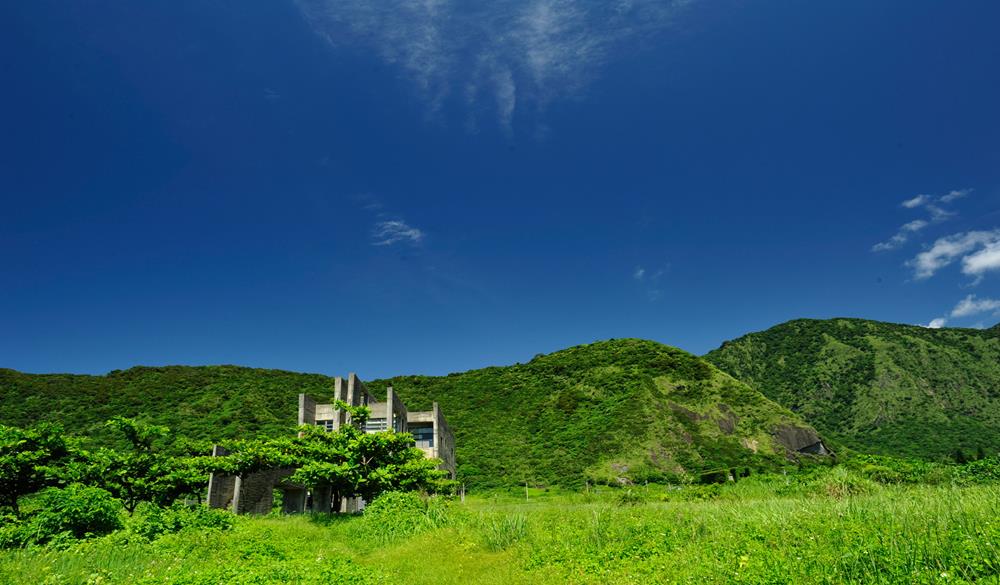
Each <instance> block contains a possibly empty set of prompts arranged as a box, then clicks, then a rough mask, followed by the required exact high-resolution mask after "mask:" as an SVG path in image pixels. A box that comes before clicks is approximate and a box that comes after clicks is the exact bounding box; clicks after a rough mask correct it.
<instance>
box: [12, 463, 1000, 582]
mask: <svg viewBox="0 0 1000 585" xmlns="http://www.w3.org/2000/svg"><path fill="white" fill-rule="evenodd" d="M880 463H881V464H882V465H883V466H888V467H894V466H896V463H895V462H892V461H889V460H885V459H882V460H880ZM870 464H871V462H858V465H857V466H854V467H848V466H837V467H834V468H822V467H817V468H813V469H812V470H810V471H809V472H808V473H805V474H801V475H799V474H789V475H787V476H786V475H781V474H779V475H758V476H752V477H750V478H746V479H743V480H741V481H738V482H729V483H727V484H714V485H693V486H686V487H682V486H654V485H650V486H636V487H632V488H609V487H603V488H597V489H594V488H592V489H590V491H588V492H566V491H559V490H549V491H547V492H546V491H534V490H532V491H530V493H529V496H528V498H527V500H526V499H525V494H524V491H523V489H522V490H514V489H512V490H509V491H508V490H501V491H496V492H494V493H492V494H483V495H480V496H475V497H470V498H469V499H468V500H467V501H466V502H465V503H461V502H457V501H452V502H448V501H447V500H443V499H441V498H429V499H424V498H420V497H418V496H416V495H413V494H399V493H393V492H389V493H386V494H384V495H383V496H381V497H380V498H379V499H377V500H376V501H375V502H374V503H373V504H372V505H371V506H370V507H369V508H368V509H367V510H366V512H365V513H364V514H362V515H360V516H359V517H326V516H318V517H310V516H291V517H288V516H286V517H239V518H236V517H232V516H229V517H230V518H232V520H233V525H232V528H231V529H229V530H219V529H216V528H213V527H211V526H207V527H194V526H187V527H182V528H180V529H178V530H164V531H160V532H156V531H154V532H155V534H145V533H140V532H139V531H138V530H137V529H135V528H130V527H129V528H124V529H122V530H119V531H117V532H114V533H112V534H109V535H107V536H103V537H99V538H93V539H91V540H87V541H77V542H75V543H67V544H64V545H62V546H59V547H53V546H49V547H40V548H31V549H25V550H14V551H8V552H5V553H0V582H4V583H12V584H21V583H24V584H28V583H30V584H32V585H34V584H38V583H47V584H62V583H66V584H69V583H95V584H96V583H101V584H106V585H112V584H126V583H128V584H132V583H138V584H152V583H166V584H178V585H179V584H206V585H207V584H210V583H211V584H214V583H236V584H249V583H254V584H267V583H275V584H277V583H283V584H307V583H309V584H311V583H331V584H332V583H338V584H339V583H348V584H350V583H362V584H374V583H410V584H413V585H421V584H424V583H427V584H431V583H434V584H448V583H455V584H463V585H464V584H467V583H485V584H489V583H494V584H504V585H507V584H511V583H532V584H546V583H553V584H555V583H558V584H562V583H576V584H602V585H603V584H625V583H709V584H711V583H719V584H723V583H725V584H728V583H746V584H762V583H796V584H811V583H824V584H834V583H837V584H840V583H856V584H870V583H907V584H910V583H917V584H922V583H926V584H930V583H992V582H995V581H996V580H998V579H1000V523H998V522H997V521H996V519H997V518H998V517H1000V491H998V488H997V485H996V484H993V483H987V484H983V485H979V484H978V482H977V483H972V484H969V483H964V482H962V481H961V480H960V479H958V478H960V477H961V476H962V475H963V473H961V472H959V471H958V470H957V468H956V467H955V466H951V467H949V468H948V469H951V470H952V471H953V472H954V473H951V474H950V475H949V477H948V479H947V481H945V482H944V483H941V484H940V485H923V484H906V483H883V482H881V481H879V480H878V477H879V475H878V474H877V473H875V472H873V471H872V470H868V471H865V470H864V469H865V468H866V467H867V466H870ZM901 465H902V467H900V471H901V472H905V464H901ZM981 465H983V466H987V465H988V466H992V467H994V468H997V467H1000V461H997V460H984V463H982V464H981ZM908 478H909V479H915V477H909V476H908ZM626 490H628V491H626ZM625 493H630V494H631V495H630V496H628V497H625V496H623V495H622V494H625ZM637 494H641V497H635V496H636V495H637ZM144 508H145V506H143V507H140V509H139V510H137V512H136V515H135V516H133V519H135V521H137V522H140V523H143V522H151V523H153V524H157V525H159V521H157V520H145V519H143V518H144V517H143V510H144ZM394 523H396V524H397V525H396V527H393V524H394Z"/></svg>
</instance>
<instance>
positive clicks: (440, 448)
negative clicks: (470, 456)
mask: <svg viewBox="0 0 1000 585" xmlns="http://www.w3.org/2000/svg"><path fill="white" fill-rule="evenodd" d="M433 413H434V434H435V436H434V447H435V450H436V451H437V457H438V458H439V459H440V460H441V468H442V469H445V470H447V471H448V472H449V473H451V478H452V479H455V471H456V465H455V434H454V433H452V432H451V427H449V426H448V421H447V420H446V419H445V418H444V413H443V412H441V407H440V406H438V403H437V402H435V403H434V406H433Z"/></svg>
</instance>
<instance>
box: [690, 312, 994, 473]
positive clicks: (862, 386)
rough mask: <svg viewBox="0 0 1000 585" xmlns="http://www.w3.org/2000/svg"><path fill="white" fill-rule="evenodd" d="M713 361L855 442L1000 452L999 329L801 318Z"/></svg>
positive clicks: (930, 452) (729, 347)
mask: <svg viewBox="0 0 1000 585" xmlns="http://www.w3.org/2000/svg"><path fill="white" fill-rule="evenodd" d="M705 358H706V359H707V360H708V361H710V362H712V363H713V364H715V365H716V366H718V367H719V368H720V369H722V370H723V371H725V372H728V373H729V374H731V375H733V376H734V377H736V378H738V379H740V380H742V381H744V382H746V383H748V384H750V385H751V386H753V387H754V388H756V389H757V390H760V391H761V392H762V393H764V394H765V395H766V396H768V397H769V398H771V399H772V400H774V401H776V402H778V403H780V404H782V405H784V406H787V407H789V408H791V409H792V410H793V411H795V412H796V413H798V414H800V415H802V417H803V418H804V419H805V420H806V421H808V422H810V423H811V424H813V425H814V426H815V427H816V428H817V429H819V431H820V432H821V433H823V435H824V436H825V437H827V438H829V439H833V440H835V441H837V442H840V443H841V444H843V445H846V446H848V447H851V448H854V449H858V450H861V451H866V452H872V453H880V454H893V455H906V456H914V457H924V458H932V459H933V458H945V457H950V456H952V455H953V454H955V453H956V451H957V450H962V451H963V452H964V453H966V454H972V453H975V452H976V451H977V449H979V448H982V449H983V450H985V451H987V452H990V453H995V452H997V451H998V450H1000V327H993V328H992V329H988V330H976V329H926V328H924V327H917V326H910V325H895V324H891V323H880V322H877V321H865V320H861V319H832V320H825V321H819V320H807V319H803V320H797V321H790V322H788V323H785V324H782V325H778V326H776V327H773V328H771V329H768V330H766V331H763V332H760V333H751V334H749V335H746V336H744V337H741V338H739V339H736V340H734V341H728V342H726V343H724V344H723V345H722V346H721V347H720V348H718V349H716V350H714V351H712V352H710V353H709V354H708V355H706V356H705Z"/></svg>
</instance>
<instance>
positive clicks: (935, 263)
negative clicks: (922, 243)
mask: <svg viewBox="0 0 1000 585" xmlns="http://www.w3.org/2000/svg"><path fill="white" fill-rule="evenodd" d="M959 259H961V260H962V272H963V273H965V274H967V275H969V276H976V277H981V276H982V275H983V273H984V272H987V271H989V270H996V269H1000V229H996V230H991V231H971V232H962V233H957V234H952V235H950V236H945V237H943V238H939V239H938V240H937V241H935V242H934V244H933V245H932V246H931V247H930V248H929V249H927V250H925V251H923V252H921V253H920V254H917V256H916V257H915V258H913V259H912V260H910V261H909V262H907V265H908V266H910V267H911V268H913V270H914V276H916V278H917V279H921V280H923V279H926V278H930V277H932V276H934V274H935V273H937V271H939V270H941V269H942V268H944V267H946V266H948V265H950V264H952V263H954V262H955V261H957V260H959Z"/></svg>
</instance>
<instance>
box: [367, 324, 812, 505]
mask: <svg viewBox="0 0 1000 585" xmlns="http://www.w3.org/2000/svg"><path fill="white" fill-rule="evenodd" d="M389 382H391V383H392V385H393V387H394V388H395V389H396V390H397V391H399V393H400V394H401V395H402V396H403V397H404V398H405V399H406V401H407V404H412V407H413V408H426V407H428V406H429V405H430V403H431V401H432V400H437V401H438V402H439V403H440V404H441V405H442V408H443V409H444V412H445V413H446V416H447V417H448V420H449V422H450V424H451V425H452V426H453V427H455V433H456V443H457V445H458V457H459V471H460V473H461V474H462V476H463V477H464V478H465V479H466V480H467V481H469V482H470V483H472V484H474V485H479V486H486V485H509V484H516V483H523V482H525V481H528V482H531V483H541V484H564V485H565V484H570V485H572V484H579V483H582V481H583V480H584V478H590V479H591V480H596V481H609V482H613V481H616V480H617V478H619V477H620V478H627V479H629V480H631V481H643V480H650V481H656V480H674V479H682V478H695V479H697V478H698V477H699V476H700V475H702V474H704V473H709V472H718V471H720V470H723V469H728V468H730V467H736V466H751V467H757V466H767V465H773V464H776V463H778V462H780V461H782V460H784V459H785V455H786V448H785V446H783V445H782V444H780V442H779V440H776V438H775V434H776V433H777V434H778V435H779V439H780V440H781V441H784V442H785V443H787V444H790V445H791V446H792V447H795V448H797V447H801V446H804V443H806V442H809V441H815V440H818V437H816V435H815V432H814V431H812V429H810V428H808V427H807V426H806V425H804V424H803V423H802V422H801V421H800V419H798V417H795V416H794V415H792V414H791V413H790V412H789V411H787V410H785V409H783V408H781V407H780V406H778V405H777V404H774V403H773V402H771V401H769V400H767V399H766V398H764V397H763V396H762V395H761V394H759V393H758V392H756V391H754V390H751V389H750V388H749V387H747V386H746V385H745V384H742V383H740V382H737V381H736V380H734V379H732V378H731V377H729V376H727V375H725V374H723V373H722V372H720V371H718V370H717V369H716V368H714V367H712V366H711V365H709V364H708V363H706V362H705V361H704V360H701V359H699V358H697V357H695V356H692V355H691V354H688V353H686V352H683V351H681V350H679V349H674V348H671V347H667V346H664V345H661V344H658V343H655V342H651V341H642V340H636V339H624V340H612V341H607V342H600V343H594V344H590V345H582V346H577V347H573V348H569V349H566V350H563V351H559V352H556V353H553V354H551V355H546V356H538V357H536V358H535V359H533V360H532V361H530V362H529V363H527V364H518V365H515V366H509V367H505V368H486V369H483V370H474V371H471V372H466V373H462V374H452V375H449V376H444V377H428V376H403V377H398V378H393V379H392V380H382V381H378V382H375V383H373V384H371V386H375V387H377V388H383V387H385V385H386V384H387V383H389ZM795 429H801V430H802V431H803V432H804V434H803V435H802V436H800V437H797V438H796V437H794V435H795V432H794V430H795ZM796 440H798V443H795V444H793V443H794V442H795V441H796Z"/></svg>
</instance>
